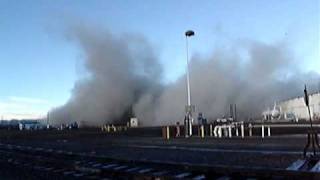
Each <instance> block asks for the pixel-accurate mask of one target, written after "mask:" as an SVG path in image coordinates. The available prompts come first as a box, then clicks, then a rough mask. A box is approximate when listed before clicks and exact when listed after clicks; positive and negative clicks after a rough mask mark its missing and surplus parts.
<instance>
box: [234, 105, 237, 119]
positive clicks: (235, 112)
mask: <svg viewBox="0 0 320 180" xmlns="http://www.w3.org/2000/svg"><path fill="white" fill-rule="evenodd" d="M234 121H237V105H236V104H234Z"/></svg>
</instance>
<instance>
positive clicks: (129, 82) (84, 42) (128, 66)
mask: <svg viewBox="0 0 320 180" xmlns="http://www.w3.org/2000/svg"><path fill="white" fill-rule="evenodd" d="M69 33H70V37H71V39H72V40H74V41H75V42H77V43H78V44H79V46H80V48H81V49H82V50H83V55H84V60H85V62H84V65H85V69H86V70H87V76H85V77H84V78H82V79H80V80H79V81H77V83H76V84H75V86H74V88H73V92H72V97H71V99H70V100H69V101H68V102H67V104H65V105H64V106H62V107H60V108H58V109H56V110H54V111H53V112H52V113H51V117H52V118H51V119H52V120H53V121H54V123H68V122H74V121H78V122H82V123H87V124H88V125H99V124H103V123H106V122H114V121H120V122H121V121H127V118H128V117H130V116H133V112H132V109H133V106H135V104H137V103H138V104H140V103H139V102H140V100H143V99H146V101H148V103H151V102H152V101H153V98H154V96H155V95H156V94H157V93H158V91H159V90H160V89H161V88H160V84H159V83H158V82H159V79H160V74H161V67H160V66H159V64H158V61H157V59H156V57H155V54H154V52H153V50H152V48H151V47H150V45H149V44H148V42H146V40H145V39H144V38H142V37H140V36H138V35H131V36H129V35H123V36H116V35H114V34H112V33H110V32H108V31H96V30H93V29H91V28H88V27H83V26H80V27H79V26H77V27H76V28H72V30H71V31H70V32H69ZM148 94H152V97H151V96H148Z"/></svg>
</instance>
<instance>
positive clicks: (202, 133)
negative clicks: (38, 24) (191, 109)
mask: <svg viewBox="0 0 320 180" xmlns="http://www.w3.org/2000/svg"><path fill="white" fill-rule="evenodd" d="M200 132H201V134H200V135H201V138H204V126H203V125H201V126H200Z"/></svg>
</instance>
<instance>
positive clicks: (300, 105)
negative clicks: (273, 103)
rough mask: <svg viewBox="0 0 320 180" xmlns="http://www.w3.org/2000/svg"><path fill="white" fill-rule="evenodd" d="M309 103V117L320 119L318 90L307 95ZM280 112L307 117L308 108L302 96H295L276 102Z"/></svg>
mask: <svg viewBox="0 0 320 180" xmlns="http://www.w3.org/2000/svg"><path fill="white" fill-rule="evenodd" d="M309 105H310V113H311V118H312V119H313V120H316V119H317V120H320V92H317V93H313V94H310V95H309ZM277 106H278V107H279V109H280V112H281V114H294V115H295V117H296V118H298V119H309V113H308V109H307V107H306V104H305V102H304V97H303V96H302V97H297V98H293V99H289V100H285V101H281V102H279V103H278V104H277Z"/></svg>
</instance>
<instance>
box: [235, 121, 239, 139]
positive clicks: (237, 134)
mask: <svg viewBox="0 0 320 180" xmlns="http://www.w3.org/2000/svg"><path fill="white" fill-rule="evenodd" d="M235 128H236V136H239V129H238V123H237V124H236V126H235Z"/></svg>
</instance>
